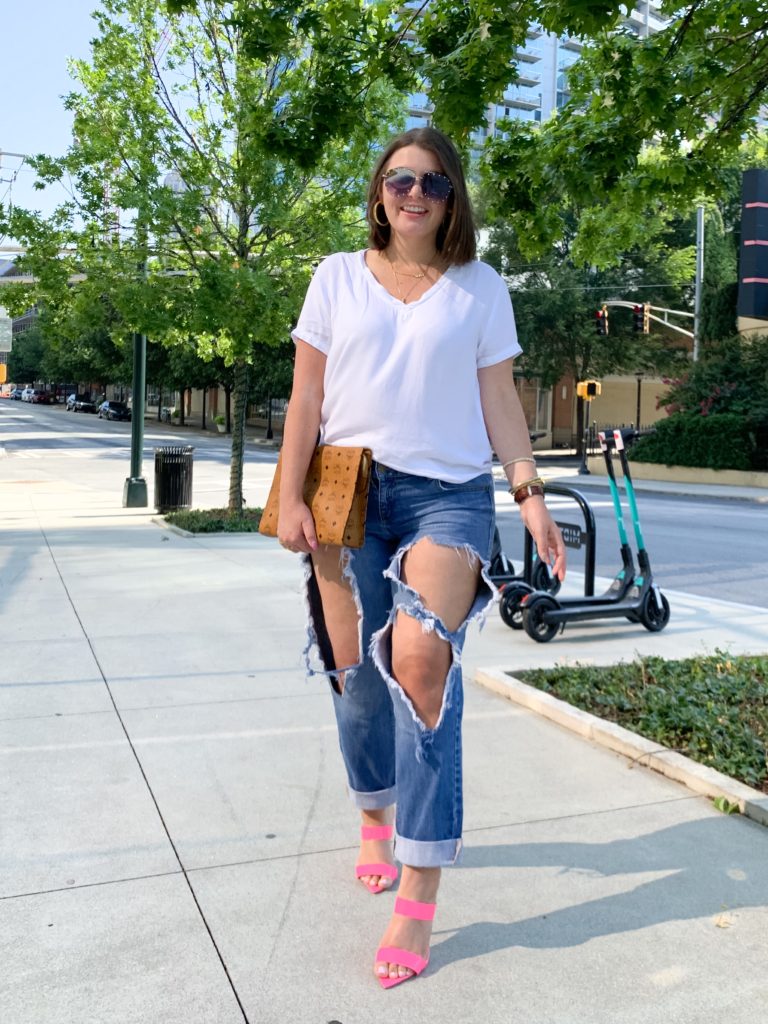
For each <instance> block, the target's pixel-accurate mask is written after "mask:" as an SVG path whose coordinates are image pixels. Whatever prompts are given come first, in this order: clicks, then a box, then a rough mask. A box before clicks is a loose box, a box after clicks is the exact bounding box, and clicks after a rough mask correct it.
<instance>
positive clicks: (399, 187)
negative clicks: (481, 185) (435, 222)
mask: <svg viewBox="0 0 768 1024" xmlns="http://www.w3.org/2000/svg"><path fill="white" fill-rule="evenodd" d="M382 177H383V178H384V185H385V187H386V189H387V191H388V192H389V193H390V195H393V196H395V197H396V198H398V199H405V197H406V196H407V195H408V193H409V192H410V191H411V189H412V188H413V186H414V185H415V184H416V182H417V181H418V183H419V185H420V186H421V194H422V195H423V196H424V198H425V199H429V200H431V201H432V202H433V203H444V202H445V201H446V199H447V198H448V196H449V195H450V194H451V192H452V191H453V185H452V184H451V179H450V178H449V177H448V176H447V175H446V174H440V172H439V171H427V172H426V173H425V174H421V175H419V174H417V173H416V171H412V170H411V168H410V167H393V168H392V169H391V170H389V171H387V172H386V174H383V175H382Z"/></svg>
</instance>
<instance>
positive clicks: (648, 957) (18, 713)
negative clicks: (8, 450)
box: [0, 458, 768, 1024]
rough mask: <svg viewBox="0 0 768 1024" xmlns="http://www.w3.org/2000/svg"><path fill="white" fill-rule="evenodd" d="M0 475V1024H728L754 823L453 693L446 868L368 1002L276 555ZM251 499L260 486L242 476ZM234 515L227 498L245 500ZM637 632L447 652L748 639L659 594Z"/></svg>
mask: <svg viewBox="0 0 768 1024" xmlns="http://www.w3.org/2000/svg"><path fill="white" fill-rule="evenodd" d="M67 467H68V473H69V475H68V477H66V478H62V477H56V478H55V477H54V476H53V475H52V473H49V472H47V471H46V469H45V465H44V464H43V465H40V466H38V465H37V464H35V465H34V466H33V465H32V464H31V463H29V462H28V463H24V462H23V461H16V460H13V459H11V458H6V459H3V460H0V528H1V530H2V533H0V549H1V551H0V601H1V602H2V613H3V614H2V623H3V650H2V664H1V665H0V681H1V682H2V685H0V769H1V771H0V964H1V965H2V969H1V973H2V982H1V983H0V1020H2V1021H3V1022H4V1024H5V1022H7V1024H236V1022H242V1021H248V1022H250V1024H329V1022H340V1024H391V1022H402V1024H416V1022H419V1024H444V1022H445V1021H456V1022H458V1021H462V1022H463V1021H470V1022H477V1024H486V1022H494V1024H495V1022H498V1024H510V1022H512V1024H517V1022H519V1024H577V1022H578V1024H584V1022H587V1024H648V1022H649V1021H665V1022H673V1024H704V1022H706V1024H710V1022H711V1021H712V1020H716V1019H727V1020H728V1021H729V1024H754V1021H755V1020H758V1019H760V1018H761V1017H763V1016H765V1013H766V1010H767V1009H768V981H766V971H765V959H766V943H765V936H766V930H767V929H768V896H767V895H766V893H768V830H765V829H762V828H761V827H759V826H757V825H755V824H753V823H751V822H749V821H746V820H744V819H741V818H738V817H736V818H734V817H725V816H723V815H720V814H718V813H717V812H716V811H715V810H714V809H713V808H712V806H711V805H710V804H709V803H708V802H707V801H706V800H704V799H702V798H699V797H696V796H694V795H692V794H691V793H690V792H688V791H687V790H685V789H683V788H681V787H679V786H678V785H676V784H674V783H672V782H670V781H668V780H666V779H664V778H661V777H660V776H657V775H655V774H653V773H651V772H649V771H647V770H646V769H643V768H639V767H632V766H631V765H630V764H629V763H628V762H627V761H626V760H625V759H623V758H622V757H619V756H617V755H614V754H611V753H608V752H606V751H605V750H602V749H600V748H598V747H595V746H593V745H591V744H589V743H587V742H584V741H582V740H580V739H578V738H576V737H574V736H572V735H570V734H568V733H566V732H564V731H562V730H561V729H559V728H558V727H557V726H554V725H552V724H551V723H548V722H545V721H543V720H540V719H538V718H537V717H536V716H534V715H532V714H530V713H529V712H526V711H524V710H521V709H519V708H517V707H515V706H513V705H511V704H509V703H507V702H505V701H504V700H502V699H500V698H497V697H495V696H493V695H491V694H489V693H487V692H486V691H484V690H482V689H480V688H479V687H477V686H475V685H474V684H472V683H471V682H470V683H468V685H467V711H466V730H465V742H466V755H465V774H466V780H465V789H466V821H465V825H466V833H465V838H466V851H465V857H464V862H463V865H462V866H461V867H459V868H457V869H455V870H451V871H448V872H446V874H445V880H444V884H443V887H442V889H441V894H440V906H439V908H438V914H437V919H436V925H435V936H434V945H433V950H432V962H431V964H430V967H429V969H428V971H427V973H426V974H425V975H424V977H423V978H421V979H419V980H418V981H416V982H410V983H408V984H407V985H404V986H401V987H399V988H397V989H395V990H393V991H390V992H383V991H381V990H380V989H379V987H378V985H377V984H376V981H375V979H374V978H373V977H372V975H371V973H370V971H371V964H372V958H373V952H374V950H375V948H376V944H377V941H378V939H379V936H380V934H381V932H382V931H383V928H384V926H385V924H386V921H387V918H388V914H389V913H390V910H391V906H392V896H391V894H383V895H381V896H379V897H376V898H373V897H371V896H369V895H368V894H366V892H365V891H364V890H363V889H362V887H360V886H359V885H357V884H356V883H355V882H354V880H353V878H352V872H353V865H354V860H355V855H356V850H355V834H356V821H355V814H354V812H353V810H352V808H351V806H350V804H349V803H348V802H347V799H346V797H345V792H344V780H343V775H342V766H341V759H340V756H339V753H338V750H337V741H336V735H335V728H334V723H333V715H332V709H331V704H330V700H329V698H328V694H327V693H326V691H325V686H324V684H323V683H322V682H321V681H318V680H313V681H310V682H307V681H305V678H304V674H303V672H302V669H301V666H300V663H299V658H298V651H299V649H300V647H301V644H302V640H303V625H302V610H301V601H300V597H299V588H300V576H299V571H298V566H297V563H296V559H295V558H294V557H293V556H291V555H289V554H287V553H286V552H284V551H282V550H281V549H279V548H278V546H277V545H276V544H274V543H273V542H271V541H269V540H266V539H264V538H261V537H259V536H252V535H246V536H226V537H223V536H222V537H206V538H192V539H189V538H184V537H181V536H178V535H176V534H173V533H170V532H168V531H166V530H164V529H162V528H160V527H158V526H156V525H154V524H153V523H152V522H151V521H150V515H149V514H148V513H146V512H144V511H130V512H127V511H125V510H123V509H121V508H119V507H118V506H117V502H118V501H119V495H120V493H121V484H122V475H123V474H124V467H123V466H122V465H117V466H114V467H111V468H110V469H109V472H110V473H111V474H112V475H113V476H114V479H112V477H109V479H107V478H106V477H103V478H98V479H99V481H100V482H99V483H98V484H97V482H96V481H97V477H96V476H90V477H88V480H89V483H88V484H87V485H86V484H83V483H82V482H81V483H78V482H77V481H76V480H75V479H74V477H75V476H76V474H73V472H72V470H71V463H67ZM251 472H254V473H260V474H261V476H260V477H259V479H260V481H261V485H262V486H263V488H264V490H266V487H267V484H268V481H269V478H270V475H271V467H270V466H269V465H266V464H265V465H259V466H256V467H252V468H251ZM249 493H250V491H249ZM669 596H670V600H671V601H672V604H673V613H674V614H673V620H672V622H671V623H670V626H669V627H668V629H667V630H666V631H665V632H663V633H661V634H650V633H647V632H645V631H644V630H642V629H639V628H638V627H632V626H630V624H629V623H626V622H623V623H611V622H607V623H598V624H592V625H583V626H581V627H577V626H574V627H573V628H572V629H569V630H568V632H567V633H566V634H565V635H564V636H563V637H562V638H559V639H558V641H556V642H553V643H552V644H548V645H537V644H534V643H533V642H532V641H530V640H529V639H528V638H527V637H526V636H524V635H521V634H518V633H513V632H512V631H510V630H508V629H507V628H506V627H505V626H504V625H503V624H502V623H501V621H500V619H499V618H498V616H496V615H495V614H493V615H492V616H491V618H490V619H489V621H488V623H487V626H486V628H485V630H484V631H483V632H482V633H480V634H477V633H475V634H473V635H472V637H471V639H470V641H469V644H468V649H467V658H466V662H467V668H468V676H471V674H472V670H473V668H474V667H476V666H479V665H503V666H505V667H507V668H513V669H514V668H522V667H526V666H532V665H535V664H545V663H547V662H549V663H553V662H555V661H563V660H568V659H576V658H579V659H582V660H583V659H592V660H595V661H613V660H616V659H617V658H619V657H631V656H632V654H633V652H634V651H636V650H637V651H644V652H645V651H657V652H659V653H662V654H668V655H670V656H679V655H685V654H686V653H689V652H694V651H701V650H712V649H713V648H714V647H716V646H729V647H730V649H731V650H733V651H734V652H738V651H744V650H760V651H764V650H766V649H768V611H766V610H761V609H757V608H745V607H743V606H735V605H727V604H722V603H721V604H718V603H717V602H714V601H706V602H705V601H703V600H701V599H698V598H694V597H691V596H688V595H678V594H674V593H672V594H670V595H669Z"/></svg>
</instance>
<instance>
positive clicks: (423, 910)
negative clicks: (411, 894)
mask: <svg viewBox="0 0 768 1024" xmlns="http://www.w3.org/2000/svg"><path fill="white" fill-rule="evenodd" d="M436 907H437V904H435V903H419V901H418V900H407V899H405V897H403V896H398V897H397V899H396V900H395V913H396V914H402V915H403V917H412V918H415V920H417V921H431V920H433V918H434V916H435V909H436Z"/></svg>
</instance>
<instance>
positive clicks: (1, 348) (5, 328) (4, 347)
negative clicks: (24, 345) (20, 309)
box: [0, 306, 13, 352]
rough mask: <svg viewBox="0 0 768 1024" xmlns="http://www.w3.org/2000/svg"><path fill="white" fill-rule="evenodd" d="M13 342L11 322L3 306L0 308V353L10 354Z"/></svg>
mask: <svg viewBox="0 0 768 1024" xmlns="http://www.w3.org/2000/svg"><path fill="white" fill-rule="evenodd" d="M12 340H13V320H11V318H10V317H9V316H8V313H7V310H6V309H5V306H0V352H10V351H11V344H12Z"/></svg>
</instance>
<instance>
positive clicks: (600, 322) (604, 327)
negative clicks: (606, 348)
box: [595, 306, 608, 334]
mask: <svg viewBox="0 0 768 1024" xmlns="http://www.w3.org/2000/svg"><path fill="white" fill-rule="evenodd" d="M595 329H596V331H597V333H598V334H607V333H608V307H607V306H603V308H602V309H598V310H597V312H596V313H595Z"/></svg>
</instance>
